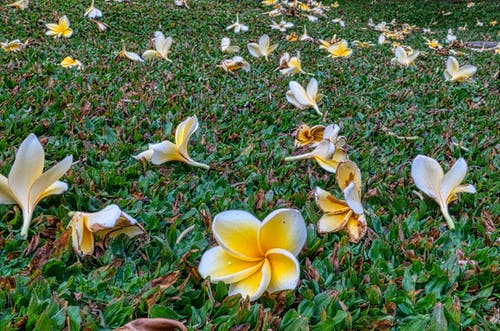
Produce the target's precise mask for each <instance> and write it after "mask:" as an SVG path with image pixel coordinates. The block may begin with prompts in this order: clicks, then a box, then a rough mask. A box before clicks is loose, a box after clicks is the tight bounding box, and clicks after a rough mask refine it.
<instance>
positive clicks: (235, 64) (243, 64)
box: [217, 56, 250, 73]
mask: <svg viewBox="0 0 500 331" xmlns="http://www.w3.org/2000/svg"><path fill="white" fill-rule="evenodd" d="M217 67H218V68H222V69H223V70H224V71H225V72H229V73H234V72H235V71H238V70H240V69H243V70H244V71H247V72H248V71H250V64H249V63H248V62H247V61H245V60H243V58H242V57H241V56H235V57H233V58H232V59H227V60H223V61H222V62H221V63H220V64H218V65H217Z"/></svg>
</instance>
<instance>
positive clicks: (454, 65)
mask: <svg viewBox="0 0 500 331" xmlns="http://www.w3.org/2000/svg"><path fill="white" fill-rule="evenodd" d="M458 66H459V65H458V61H457V59H456V58H454V57H453V56H450V57H448V61H446V71H447V72H448V73H449V75H450V76H452V77H453V76H455V73H456V72H457V71H458Z"/></svg>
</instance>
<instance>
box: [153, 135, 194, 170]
mask: <svg viewBox="0 0 500 331" xmlns="http://www.w3.org/2000/svg"><path fill="white" fill-rule="evenodd" d="M149 148H150V149H152V150H153V154H152V155H151V163H153V164H157V165H158V164H162V163H165V162H170V161H183V162H184V161H185V160H186V159H185V158H184V157H182V155H181V154H179V151H178V150H177V145H175V144H173V143H171V142H170V141H168V140H165V141H162V142H161V143H159V144H152V145H150V146H149Z"/></svg>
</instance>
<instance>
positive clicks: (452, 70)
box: [444, 56, 477, 83]
mask: <svg viewBox="0 0 500 331" xmlns="http://www.w3.org/2000/svg"><path fill="white" fill-rule="evenodd" d="M476 71H477V68H476V67H474V66H473V65H470V64H466V65H463V66H461V67H460V66H459V64H458V61H457V59H456V58H454V57H453V56H450V57H448V61H447V62H446V70H445V71H444V78H445V79H446V80H449V81H450V82H455V81H456V82H459V83H461V82H464V81H467V80H468V79H469V78H470V77H472V76H473V75H474V74H475V73H476Z"/></svg>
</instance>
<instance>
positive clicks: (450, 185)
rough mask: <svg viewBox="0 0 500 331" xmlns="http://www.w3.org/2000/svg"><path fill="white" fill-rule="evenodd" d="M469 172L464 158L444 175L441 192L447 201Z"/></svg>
mask: <svg viewBox="0 0 500 331" xmlns="http://www.w3.org/2000/svg"><path fill="white" fill-rule="evenodd" d="M466 174H467V163H465V160H464V159H463V158H460V159H458V160H457V162H455V164H454V165H453V167H451V169H450V170H449V171H448V172H447V173H446V174H445V175H444V177H443V179H442V181H441V187H440V194H441V197H442V198H443V201H444V202H445V203H446V201H447V200H448V197H449V195H450V194H451V193H453V191H454V190H455V189H456V188H457V187H458V186H459V185H460V183H461V182H462V181H463V180H464V178H465V175H466Z"/></svg>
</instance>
